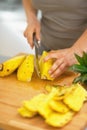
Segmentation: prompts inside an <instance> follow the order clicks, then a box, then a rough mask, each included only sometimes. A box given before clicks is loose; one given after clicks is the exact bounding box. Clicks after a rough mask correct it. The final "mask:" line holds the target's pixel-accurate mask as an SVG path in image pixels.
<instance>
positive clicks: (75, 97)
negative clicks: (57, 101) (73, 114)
mask: <svg viewBox="0 0 87 130" xmlns="http://www.w3.org/2000/svg"><path fill="white" fill-rule="evenodd" d="M85 99H86V90H85V89H84V88H83V87H82V86H81V85H80V84H76V85H74V89H73V90H72V91H71V92H70V93H69V94H67V95H66V96H65V98H64V100H63V101H64V103H65V104H67V105H68V106H69V107H70V108H71V109H72V110H74V111H79V110H80V109H81V107H82V105H83V103H84V101H85Z"/></svg>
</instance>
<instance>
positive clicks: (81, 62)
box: [70, 52, 87, 74]
mask: <svg viewBox="0 0 87 130" xmlns="http://www.w3.org/2000/svg"><path fill="white" fill-rule="evenodd" d="M75 58H76V59H77V61H78V64H74V65H72V66H71V67H70V70H72V71H74V72H78V73H81V74H83V73H87V53H86V52H83V55H82V57H81V56H79V55H77V54H75Z"/></svg>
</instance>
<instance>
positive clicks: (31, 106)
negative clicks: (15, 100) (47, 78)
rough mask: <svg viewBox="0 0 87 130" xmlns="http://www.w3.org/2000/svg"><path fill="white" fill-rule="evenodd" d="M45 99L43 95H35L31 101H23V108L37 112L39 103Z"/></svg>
mask: <svg viewBox="0 0 87 130" xmlns="http://www.w3.org/2000/svg"><path fill="white" fill-rule="evenodd" d="M45 97H46V95H45V94H43V93H41V94H39V95H36V96H34V97H33V98H32V99H31V100H29V101H24V102H23V106H24V107H25V108H26V109H27V110H29V111H32V112H37V111H38V107H39V105H40V103H41V102H43V100H44V98H45Z"/></svg>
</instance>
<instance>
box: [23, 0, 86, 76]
mask: <svg viewBox="0 0 87 130" xmlns="http://www.w3.org/2000/svg"><path fill="white" fill-rule="evenodd" d="M23 5H24V9H25V12H26V17H27V27H26V29H25V32H24V36H25V37H26V38H27V40H28V42H29V44H30V46H31V48H33V46H34V44H33V33H34V32H35V33H36V38H37V40H41V48H40V51H41V52H42V51H43V50H46V51H50V52H49V54H48V56H47V57H46V58H45V59H44V60H45V62H46V61H47V60H48V59H51V58H55V59H56V60H55V62H54V64H53V66H52V68H51V69H50V70H49V73H50V74H51V76H52V77H58V76H59V75H61V74H62V73H63V72H64V71H65V70H66V69H67V68H68V67H69V66H71V65H73V64H74V63H75V62H76V59H75V56H74V54H75V53H77V54H79V55H82V52H83V51H87V0H73V1H71V0H23ZM38 10H41V12H42V18H41V20H40V21H39V20H38V19H37V11H38Z"/></svg>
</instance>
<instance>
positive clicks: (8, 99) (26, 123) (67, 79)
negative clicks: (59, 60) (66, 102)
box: [0, 72, 87, 130]
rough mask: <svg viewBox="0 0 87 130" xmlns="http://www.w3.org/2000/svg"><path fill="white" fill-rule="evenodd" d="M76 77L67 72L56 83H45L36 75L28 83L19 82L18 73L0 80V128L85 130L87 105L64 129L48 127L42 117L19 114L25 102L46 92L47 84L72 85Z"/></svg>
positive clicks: (62, 129)
mask: <svg viewBox="0 0 87 130" xmlns="http://www.w3.org/2000/svg"><path fill="white" fill-rule="evenodd" d="M75 76H76V75H75V74H73V73H71V72H66V73H64V74H63V75H62V76H60V77H59V78H57V79H56V80H54V81H44V80H40V79H39V78H38V77H37V75H36V73H35V74H34V76H33V78H32V81H31V82H28V83H26V82H21V81H18V80H17V77H16V73H14V74H12V75H10V76H8V77H5V78H0V128H2V129H3V130H84V127H85V126H86V123H87V103H84V105H83V107H82V109H81V111H80V112H78V113H77V114H76V115H75V116H74V118H73V119H72V121H71V122H69V123H68V124H67V125H66V126H64V127H63V128H54V127H51V126H49V125H47V124H46V123H45V121H44V119H43V118H42V117H40V116H36V117H34V118H32V119H27V118H23V117H21V116H20V115H19V114H18V112H17V109H18V108H19V107H20V106H21V102H22V101H23V100H29V99H30V98H32V97H33V96H35V95H37V94H39V93H41V92H44V91H45V89H44V87H45V85H46V84H60V85H70V84H71V83H72V81H73V79H74V78H75Z"/></svg>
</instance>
